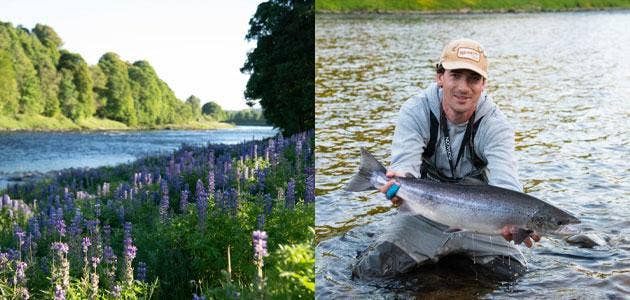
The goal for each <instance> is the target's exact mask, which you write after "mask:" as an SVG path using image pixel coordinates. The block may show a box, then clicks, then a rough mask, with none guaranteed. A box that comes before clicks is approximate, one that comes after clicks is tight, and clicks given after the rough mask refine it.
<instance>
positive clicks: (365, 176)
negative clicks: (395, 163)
mask: <svg viewBox="0 0 630 300" xmlns="http://www.w3.org/2000/svg"><path fill="white" fill-rule="evenodd" d="M374 172H379V173H383V174H385V172H387V170H386V169H385V167H384V166H383V165H382V164H381V163H380V162H378V160H376V158H374V156H373V155H372V154H371V153H370V152H368V151H367V150H366V149H365V148H361V165H360V166H359V172H357V173H356V174H354V176H353V177H352V179H350V182H348V184H346V186H345V187H344V190H346V191H350V192H360V191H368V190H375V189H376V187H374V185H372V183H371V182H370V178H371V177H372V174H374Z"/></svg>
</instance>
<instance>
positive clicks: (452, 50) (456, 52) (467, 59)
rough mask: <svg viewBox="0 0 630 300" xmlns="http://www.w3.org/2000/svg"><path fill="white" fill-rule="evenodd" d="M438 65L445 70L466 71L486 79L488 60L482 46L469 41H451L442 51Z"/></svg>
mask: <svg viewBox="0 0 630 300" xmlns="http://www.w3.org/2000/svg"><path fill="white" fill-rule="evenodd" d="M440 63H441V64H442V66H443V67H444V69H447V70H453V69H467V70H471V71H475V72H477V73H479V74H481V76H483V77H484V78H485V79H488V59H487V58H486V53H485V51H484V49H483V46H482V45H481V44H479V43H478V42H476V41H473V40H471V39H457V40H454V41H451V42H450V43H448V44H447V45H446V47H444V50H442V55H441V56H440Z"/></svg>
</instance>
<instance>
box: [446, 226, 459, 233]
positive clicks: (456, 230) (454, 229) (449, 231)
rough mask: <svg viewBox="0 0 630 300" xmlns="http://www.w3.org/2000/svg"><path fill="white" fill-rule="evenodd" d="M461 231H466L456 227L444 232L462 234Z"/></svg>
mask: <svg viewBox="0 0 630 300" xmlns="http://www.w3.org/2000/svg"><path fill="white" fill-rule="evenodd" d="M460 231H464V230H463V229H461V228H455V227H449V228H447V229H446V230H444V232H445V233H453V232H460Z"/></svg>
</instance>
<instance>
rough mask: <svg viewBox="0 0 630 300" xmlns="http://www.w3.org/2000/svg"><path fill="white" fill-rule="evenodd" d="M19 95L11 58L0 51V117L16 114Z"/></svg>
mask: <svg viewBox="0 0 630 300" xmlns="http://www.w3.org/2000/svg"><path fill="white" fill-rule="evenodd" d="M19 95H20V93H19V91H18V85H17V80H16V79H15V71H13V63H12V62H11V57H10V56H9V55H8V54H7V53H6V51H4V50H2V49H0V115H13V114H15V113H16V112H17V109H18V97H19Z"/></svg>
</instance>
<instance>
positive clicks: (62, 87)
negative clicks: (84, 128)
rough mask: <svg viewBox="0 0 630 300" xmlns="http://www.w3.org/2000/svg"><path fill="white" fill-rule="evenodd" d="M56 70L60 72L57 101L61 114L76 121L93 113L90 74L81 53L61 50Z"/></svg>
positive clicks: (94, 108) (94, 106) (93, 103)
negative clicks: (59, 104) (59, 103)
mask: <svg viewBox="0 0 630 300" xmlns="http://www.w3.org/2000/svg"><path fill="white" fill-rule="evenodd" d="M58 70H59V72H60V73H61V82H60V84H59V101H60V102H61V111H62V112H63V114H64V115H65V116H66V117H68V118H70V119H72V120H73V121H77V120H78V119H81V118H88V117H91V116H92V115H94V112H95V111H96V104H95V102H94V95H93V93H92V90H93V86H94V84H93V81H92V74H91V73H90V70H89V68H88V65H87V63H86V62H85V61H84V60H83V57H81V55H79V54H76V53H71V52H68V51H66V50H62V51H61V57H60V58H59V66H58Z"/></svg>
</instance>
